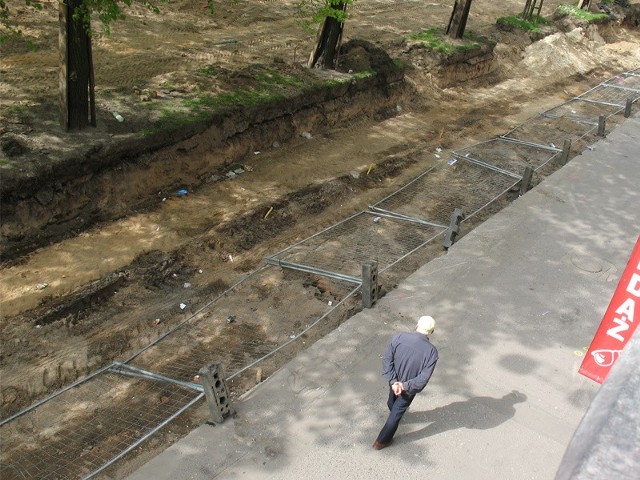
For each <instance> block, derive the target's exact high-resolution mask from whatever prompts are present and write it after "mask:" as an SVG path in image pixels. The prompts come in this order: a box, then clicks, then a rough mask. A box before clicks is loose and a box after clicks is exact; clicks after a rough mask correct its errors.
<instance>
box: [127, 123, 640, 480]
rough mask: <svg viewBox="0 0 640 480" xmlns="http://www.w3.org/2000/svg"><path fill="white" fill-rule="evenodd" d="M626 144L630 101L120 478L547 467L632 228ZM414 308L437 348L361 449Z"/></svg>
mask: <svg viewBox="0 0 640 480" xmlns="http://www.w3.org/2000/svg"><path fill="white" fill-rule="evenodd" d="M639 152H640V116H639V115H635V116H634V117H632V118H630V119H626V120H625V122H624V123H623V124H622V125H621V126H619V127H617V128H616V130H615V131H613V132H612V133H610V134H609V135H608V137H607V138H606V139H604V140H602V141H600V142H599V143H597V144H596V145H594V148H593V150H587V151H585V152H584V153H583V154H582V155H579V156H577V157H575V158H574V159H572V160H571V162H570V163H569V164H568V165H566V166H565V167H563V168H562V169H560V170H559V171H557V172H555V173H554V174H553V175H551V176H550V177H548V178H547V179H545V180H544V181H543V182H542V183H541V184H540V185H538V186H537V187H535V188H534V189H533V190H531V191H530V192H528V193H527V194H526V195H524V196H523V197H521V198H519V199H518V200H516V201H515V202H514V203H513V204H512V205H510V206H509V207H507V208H506V209H504V210H503V211H501V212H500V213H498V214H496V215H495V216H493V217H492V218H490V219H489V220H487V221H486V222H485V223H483V224H482V225H480V226H479V227H477V228H476V229H475V230H473V231H472V232H470V233H468V234H467V235H466V236H464V237H463V238H461V239H460V240H459V241H458V242H457V243H456V244H455V245H454V246H453V247H452V248H451V249H450V250H449V252H448V253H447V255H445V256H443V257H440V258H438V259H436V260H433V261H432V262H430V263H428V264H427V265H425V266H424V267H422V268H421V269H419V270H418V271H417V272H415V273H414V274H413V275H411V276H410V277H409V278H407V279H406V280H405V281H403V282H402V283H401V284H400V285H399V286H398V288H397V289H395V290H393V291H391V292H390V293H389V294H387V296H386V297H384V298H382V299H381V300H380V301H379V302H378V304H377V305H376V306H375V308H373V309H370V310H365V311H362V312H360V313H358V314H357V315H355V316H354V317H352V318H351V319H349V320H348V321H347V322H345V323H344V324H343V325H342V326H341V327H340V328H338V329H337V330H335V331H334V332H332V333H331V334H329V335H328V336H326V337H325V338H323V339H321V340H320V341H318V342H317V343H315V344H314V345H313V346H312V347H310V348H309V349H308V350H306V351H305V352H303V353H301V354H300V355H298V356H297V357H296V358H295V359H294V360H292V361H291V362H289V363H288V364H287V365H285V366H284V367H283V368H282V369H281V370H279V371H278V372H276V373H275V374H274V375H272V376H271V377H270V378H269V379H268V380H266V381H265V382H264V383H262V384H261V385H259V386H258V387H256V388H255V389H254V390H252V391H251V392H249V393H248V394H246V395H245V396H244V397H243V398H242V399H241V401H239V402H237V403H236V404H235V405H234V407H235V409H236V410H237V413H238V415H237V418H233V419H228V420H226V421H225V422H224V423H223V424H222V425H218V426H215V427H212V426H208V425H203V426H201V427H199V428H197V429H196V430H194V431H193V432H192V433H190V434H189V435H188V436H187V437H185V438H184V439H182V440H181V441H179V442H177V443H176V444H174V445H173V446H171V447H170V448H168V449H167V450H166V451H164V452H163V453H162V454H161V455H159V456H158V457H156V458H154V459H153V460H152V461H150V462H149V463H147V464H146V465H144V466H143V467H142V468H140V469H139V470H138V471H136V472H135V473H133V474H132V475H130V476H129V477H128V478H129V480H140V479H148V478H154V479H173V480H176V479H211V478H220V479H236V478H248V479H254V478H255V479H305V480H312V479H327V478H329V479H330V478H349V479H354V480H357V479H363V480H364V479H383V478H384V479H387V478H390V477H398V478H400V477H408V476H411V477H413V478H421V477H428V478H434V479H467V478H469V479H474V480H482V479H491V480H494V479H496V478H497V479H536V480H537V479H553V478H554V476H555V473H556V471H557V469H558V465H559V463H560V461H561V459H562V456H563V454H564V452H565V449H566V447H567V445H568V443H569V441H570V439H571V437H572V435H573V433H574V431H575V429H576V427H577V426H578V424H579V422H580V420H581V418H582V416H583V415H584V413H585V411H586V409H587V407H588V406H589V404H590V403H591V401H592V399H593V398H594V396H595V394H596V392H597V391H598V389H599V386H598V384H596V383H594V382H593V381H591V380H588V379H587V378H585V377H583V376H581V375H579V374H578V367H579V365H580V363H581V361H582V358H583V355H584V353H585V351H586V347H588V345H589V343H590V341H591V338H592V337H593V334H594V333H595V331H596V329H597V327H598V325H599V323H600V320H601V319H602V315H603V314H604V312H605V310H606V308H607V306H608V304H609V301H610V299H611V296H612V294H613V291H614V290H615V287H616V285H617V282H618V279H619V276H620V274H621V273H622V271H623V270H624V267H625V266H626V262H627V259H628V257H629V255H630V253H631V250H632V248H633V245H634V244H635V241H636V239H637V237H638V234H639V233H640V188H639V187H638V186H639V185H640V153H639ZM463 228H464V227H463ZM423 314H429V315H432V316H434V317H435V318H436V321H437V326H436V331H435V333H434V334H433V335H432V336H431V340H432V342H433V343H434V344H435V345H436V346H437V348H438V350H439V353H440V361H439V362H438V365H437V367H436V370H435V373H434V375H433V377H432V379H431V382H430V384H429V385H428V386H427V388H426V389H425V391H424V392H423V393H422V394H420V395H418V396H417V397H416V400H415V401H414V402H413V404H412V406H411V408H410V410H409V411H408V413H407V414H406V415H405V418H404V420H403V423H401V425H400V428H399V430H398V433H397V434H396V437H395V440H394V443H393V444H392V445H391V446H390V447H389V448H386V449H384V450H381V451H376V450H373V449H372V448H371V444H372V442H373V441H374V440H375V437H376V435H377V433H378V431H379V429H380V428H381V427H382V425H383V423H384V421H385V419H386V414H387V410H386V405H385V401H386V395H387V390H386V385H385V381H384V379H383V378H382V377H381V375H380V370H381V355H382V352H383V351H384V348H385V347H386V344H387V342H388V341H389V339H390V338H391V336H392V335H393V334H394V333H396V332H398V331H402V330H411V329H413V328H414V326H415V322H416V320H417V318H418V317H419V316H420V315H423Z"/></svg>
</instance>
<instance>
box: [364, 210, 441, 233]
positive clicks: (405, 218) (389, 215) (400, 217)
mask: <svg viewBox="0 0 640 480" xmlns="http://www.w3.org/2000/svg"><path fill="white" fill-rule="evenodd" d="M369 208H370V209H371V210H373V212H375V213H373V212H368V213H371V215H379V216H381V217H387V218H393V219H395V220H401V221H405V222H411V223H418V224H420V225H425V226H427V227H437V228H447V227H446V226H445V225H440V224H439V223H433V222H427V221H426V220H421V219H419V218H416V217H410V216H409V215H403V214H402V213H398V212H392V211H390V210H385V209H383V208H380V207H376V206H374V205H369Z"/></svg>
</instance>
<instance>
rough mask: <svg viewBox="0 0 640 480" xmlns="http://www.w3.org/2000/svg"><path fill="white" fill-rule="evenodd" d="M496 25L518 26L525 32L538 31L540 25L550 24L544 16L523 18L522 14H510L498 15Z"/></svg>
mask: <svg viewBox="0 0 640 480" xmlns="http://www.w3.org/2000/svg"><path fill="white" fill-rule="evenodd" d="M497 23H498V25H506V26H509V27H512V28H518V29H520V30H525V31H527V32H535V33H539V32H540V25H550V24H552V23H553V22H550V21H549V20H547V19H546V18H544V17H537V16H536V17H532V18H531V20H524V19H523V18H522V15H512V16H510V17H500V18H499V19H498V20H497Z"/></svg>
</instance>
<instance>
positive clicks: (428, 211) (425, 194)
mask: <svg viewBox="0 0 640 480" xmlns="http://www.w3.org/2000/svg"><path fill="white" fill-rule="evenodd" d="M470 148H472V147H470ZM517 181H518V180H517V179H515V178H514V177H513V176H509V175H507V174H504V173H500V172H496V171H493V170H490V169H488V168H486V167H483V166H480V165H477V164H475V163H472V162H470V161H468V160H467V159H464V158H461V159H459V160H457V159H454V160H452V161H451V162H449V163H447V164H444V165H441V166H439V167H437V168H433V169H431V170H429V171H428V172H426V173H425V174H423V175H421V176H419V177H418V178H416V179H415V180H414V181H412V182H410V183H409V184H407V186H406V187H405V188H403V189H401V190H399V191H397V192H395V193H394V194H392V195H390V196H388V197H386V198H385V199H383V200H381V201H380V202H378V203H376V204H375V205H373V208H374V209H382V210H385V211H391V212H394V213H398V214H400V215H404V216H408V217H413V218H417V219H421V220H425V221H429V222H433V223H436V224H439V225H443V226H448V225H449V222H450V219H451V214H452V212H453V210H454V209H455V208H461V209H462V210H464V212H465V213H466V214H467V215H470V214H472V213H473V212H475V211H476V210H478V209H479V208H482V207H483V206H484V205H486V204H487V203H488V202H489V201H491V200H492V199H493V198H495V197H496V196H497V195H500V194H501V193H502V192H504V190H505V189H509V188H511V187H512V186H513V185H514V183H516V182H517Z"/></svg>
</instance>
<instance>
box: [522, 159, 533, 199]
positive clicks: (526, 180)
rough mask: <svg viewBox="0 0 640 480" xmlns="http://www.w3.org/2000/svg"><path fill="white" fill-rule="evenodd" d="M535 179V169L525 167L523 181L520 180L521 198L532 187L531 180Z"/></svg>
mask: <svg viewBox="0 0 640 480" xmlns="http://www.w3.org/2000/svg"><path fill="white" fill-rule="evenodd" d="M532 177H533V168H531V167H530V166H527V167H525V169H524V173H523V174H522V180H520V196H522V195H524V194H525V193H527V190H529V187H530V186H531V178H532Z"/></svg>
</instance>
